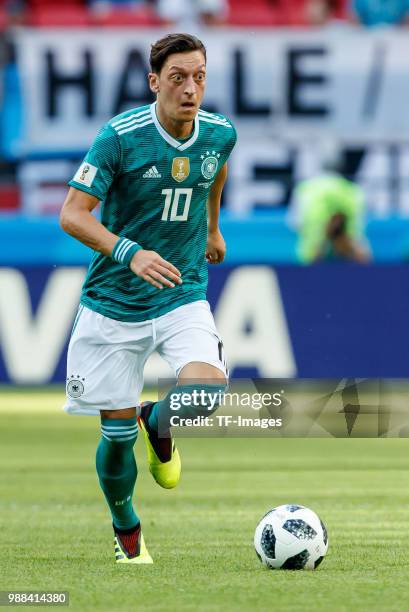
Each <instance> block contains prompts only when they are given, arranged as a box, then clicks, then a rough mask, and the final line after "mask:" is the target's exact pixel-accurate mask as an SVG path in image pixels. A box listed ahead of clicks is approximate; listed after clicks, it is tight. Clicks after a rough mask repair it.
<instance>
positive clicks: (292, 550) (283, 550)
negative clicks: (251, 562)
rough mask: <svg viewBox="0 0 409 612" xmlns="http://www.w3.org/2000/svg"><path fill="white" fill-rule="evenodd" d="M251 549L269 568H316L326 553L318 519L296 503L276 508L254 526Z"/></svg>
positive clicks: (324, 538)
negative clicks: (252, 546) (253, 549)
mask: <svg viewBox="0 0 409 612" xmlns="http://www.w3.org/2000/svg"><path fill="white" fill-rule="evenodd" d="M254 547H255V549H256V553H257V556H258V558H259V559H260V561H261V563H263V564H264V565H266V566H267V567H269V568H272V569H278V568H281V569H292V570H295V569H315V568H316V567H317V566H318V565H319V564H320V563H321V561H322V560H323V558H324V556H325V555H326V553H327V550H328V535H327V530H326V529H325V525H324V524H323V522H322V521H321V519H320V518H319V517H318V516H317V515H316V514H315V512H313V511H312V510H310V509H309V508H306V507H305V506H299V505H298V504H285V505H284V506H277V508H273V509H272V510H270V511H269V512H267V514H265V515H264V516H263V518H262V519H261V520H260V522H259V524H258V525H257V527H256V532H255V534H254Z"/></svg>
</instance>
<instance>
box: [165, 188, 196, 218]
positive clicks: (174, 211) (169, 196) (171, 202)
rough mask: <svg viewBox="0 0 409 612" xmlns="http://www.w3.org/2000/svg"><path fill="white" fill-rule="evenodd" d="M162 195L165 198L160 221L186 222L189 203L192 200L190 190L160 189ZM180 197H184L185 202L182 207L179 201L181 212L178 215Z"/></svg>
mask: <svg viewBox="0 0 409 612" xmlns="http://www.w3.org/2000/svg"><path fill="white" fill-rule="evenodd" d="M162 194H163V195H164V196H166V197H165V207H164V209H163V213H162V221H187V217H188V214H189V207H190V201H191V199H192V188H191V187H187V188H185V189H162ZM180 196H184V197H185V202H184V205H183V200H181V202H180V204H181V206H183V212H182V213H181V214H178V208H179V198H180ZM169 212H170V218H169Z"/></svg>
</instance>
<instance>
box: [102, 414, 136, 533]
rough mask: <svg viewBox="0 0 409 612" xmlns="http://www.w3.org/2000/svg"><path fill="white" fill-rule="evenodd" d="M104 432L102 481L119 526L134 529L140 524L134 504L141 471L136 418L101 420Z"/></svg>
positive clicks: (114, 521)
mask: <svg viewBox="0 0 409 612" xmlns="http://www.w3.org/2000/svg"><path fill="white" fill-rule="evenodd" d="M101 432H102V437H101V440H100V442H99V445H98V448H97V456H96V468H97V473H98V478H99V483H100V485H101V489H102V490H103V492H104V495H105V498H106V500H107V502H108V506H109V509H110V511H111V514H112V521H113V523H114V525H115V527H118V529H131V528H132V527H134V526H135V525H137V524H138V523H139V518H138V516H137V515H136V514H135V511H134V509H133V506H132V494H133V490H134V487H135V482H136V476H137V474H138V471H137V468H136V462H135V455H134V452H133V446H134V444H135V441H136V437H137V435H138V426H137V424H136V418H135V417H134V418H132V419H101Z"/></svg>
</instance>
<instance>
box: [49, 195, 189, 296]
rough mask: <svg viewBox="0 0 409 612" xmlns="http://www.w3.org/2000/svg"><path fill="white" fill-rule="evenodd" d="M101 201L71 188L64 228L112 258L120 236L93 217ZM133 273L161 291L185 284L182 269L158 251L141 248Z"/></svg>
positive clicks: (64, 210)
mask: <svg viewBox="0 0 409 612" xmlns="http://www.w3.org/2000/svg"><path fill="white" fill-rule="evenodd" d="M98 201H99V200H98V198H96V197H95V196H93V195H90V194H88V193H86V192H84V191H81V190H79V189H75V188H74V187H70V190H69V192H68V195H67V198H66V200H65V202H64V205H63V207H62V210H61V214H60V224H61V227H62V229H63V230H64V231H65V232H67V234H70V236H73V237H74V238H76V239H77V240H79V241H80V242H82V243H83V244H86V245H87V246H88V247H90V248H91V249H93V250H94V251H99V252H100V253H102V254H103V255H106V256H107V257H111V256H112V253H113V251H114V248H115V246H116V245H117V243H118V241H119V240H120V237H119V236H117V235H116V234H113V233H112V232H110V231H109V230H108V229H107V228H106V227H105V226H104V225H102V223H100V222H99V221H98V219H96V218H95V217H94V215H93V214H92V211H93V210H94V208H95V206H96V205H97V204H98ZM129 267H130V268H131V270H132V272H134V274H136V275H137V276H139V277H140V278H142V279H143V280H145V281H146V282H148V283H150V284H151V285H153V286H154V287H157V288H158V289H162V288H163V286H166V287H174V286H175V284H180V283H181V282H182V280H181V278H180V272H179V270H178V269H177V268H176V267H175V266H173V265H172V264H171V263H169V262H168V261H166V260H165V259H163V258H162V257H161V256H160V255H159V254H158V253H156V252H155V251H146V250H145V249H142V248H140V249H139V250H138V251H137V252H136V253H135V254H134V255H133V257H132V259H131V261H130V264H129Z"/></svg>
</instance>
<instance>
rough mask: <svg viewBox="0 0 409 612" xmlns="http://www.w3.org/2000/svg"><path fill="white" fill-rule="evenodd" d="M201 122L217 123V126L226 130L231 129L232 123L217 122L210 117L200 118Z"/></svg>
mask: <svg viewBox="0 0 409 612" xmlns="http://www.w3.org/2000/svg"><path fill="white" fill-rule="evenodd" d="M199 119H200V121H205V122H206V123H215V124H216V125H223V126H224V127H225V128H231V127H232V126H231V125H230V123H226V122H224V121H216V119H210V118H208V117H203V116H200V117H199Z"/></svg>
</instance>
